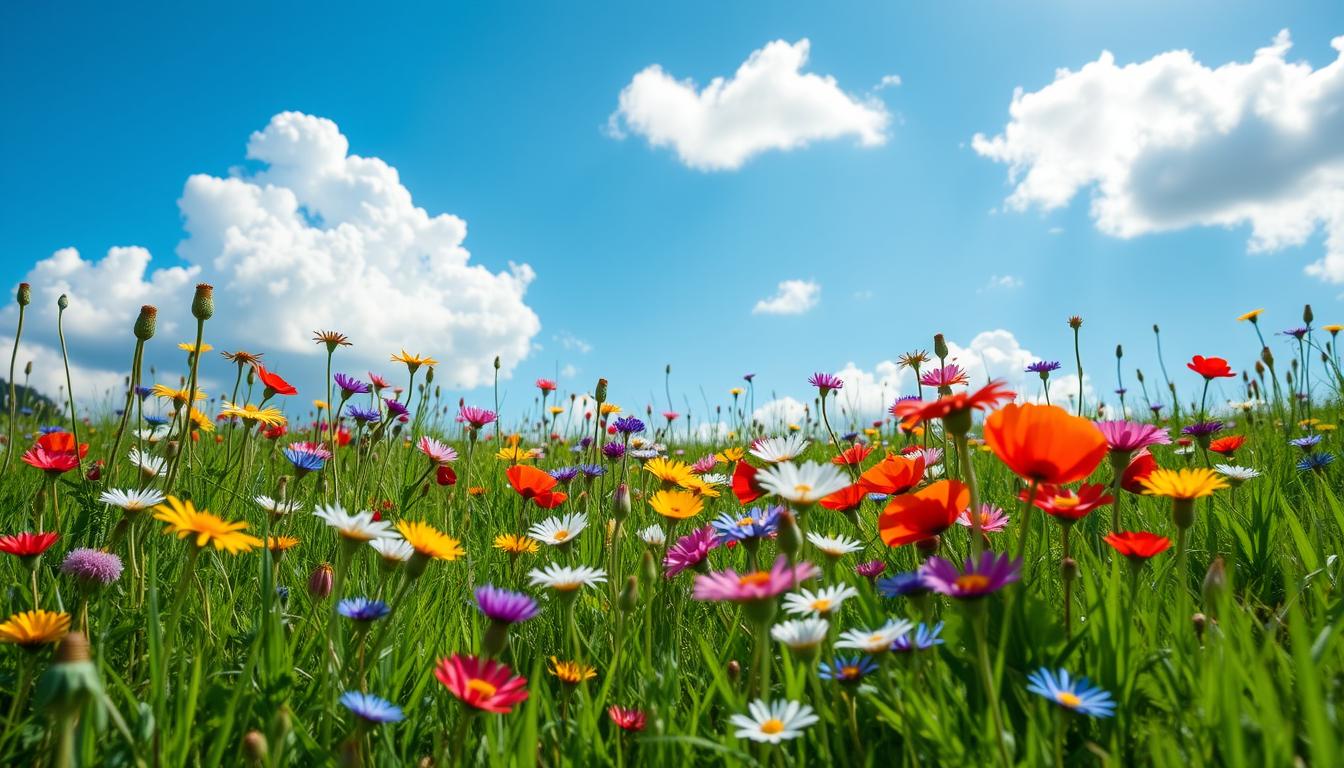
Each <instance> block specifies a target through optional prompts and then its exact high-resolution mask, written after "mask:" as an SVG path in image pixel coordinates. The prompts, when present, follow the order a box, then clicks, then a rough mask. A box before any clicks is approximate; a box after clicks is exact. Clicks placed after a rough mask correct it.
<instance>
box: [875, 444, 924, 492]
mask: <svg viewBox="0 0 1344 768" xmlns="http://www.w3.org/2000/svg"><path fill="white" fill-rule="evenodd" d="M923 477H924V454H923V453H921V454H919V455H918V456H916V457H915V458H913V459H907V458H905V457H904V456H888V457H886V458H885V459H883V460H881V461H879V462H877V463H876V464H874V465H873V466H871V467H869V468H868V471H867V472H864V473H863V474H862V475H859V486H860V487H862V488H863V491H864V493H883V494H886V495H888V496H895V495H897V494H899V493H905V492H906V491H908V490H910V489H911V488H914V487H915V486H916V485H918V484H919V481H920V480H921V479H922V478H923Z"/></svg>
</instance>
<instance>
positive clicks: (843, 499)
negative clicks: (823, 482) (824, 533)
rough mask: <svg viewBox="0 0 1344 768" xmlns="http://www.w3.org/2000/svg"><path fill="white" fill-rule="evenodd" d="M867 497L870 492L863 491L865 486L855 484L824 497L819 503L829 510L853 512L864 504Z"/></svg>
mask: <svg viewBox="0 0 1344 768" xmlns="http://www.w3.org/2000/svg"><path fill="white" fill-rule="evenodd" d="M867 496H868V492H867V491H865V490H863V486H861V485H859V484H858V483H855V484H853V485H847V486H845V487H844V488H841V489H840V490H838V491H836V492H835V493H832V494H831V495H829V496H825V497H823V498H822V499H821V501H819V502H817V503H818V504H821V506H823V507H825V508H827V509H833V510H835V511H836V512H853V511H854V510H856V509H858V508H859V505H860V504H862V503H863V500H864V498H866V497H867Z"/></svg>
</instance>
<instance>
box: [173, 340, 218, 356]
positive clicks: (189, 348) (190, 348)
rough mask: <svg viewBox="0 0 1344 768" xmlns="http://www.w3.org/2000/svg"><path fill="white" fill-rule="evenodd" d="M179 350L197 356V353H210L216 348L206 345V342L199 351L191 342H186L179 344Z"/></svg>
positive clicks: (202, 343)
mask: <svg viewBox="0 0 1344 768" xmlns="http://www.w3.org/2000/svg"><path fill="white" fill-rule="evenodd" d="M177 348H178V349H180V350H182V351H183V352H190V353H192V354H195V353H197V352H209V351H210V350H212V349H214V347H212V346H210V345H209V344H206V343H205V342H201V348H200V349H197V348H196V345H195V344H192V343H191V342H190V341H184V342H182V343H181V344H178V345H177Z"/></svg>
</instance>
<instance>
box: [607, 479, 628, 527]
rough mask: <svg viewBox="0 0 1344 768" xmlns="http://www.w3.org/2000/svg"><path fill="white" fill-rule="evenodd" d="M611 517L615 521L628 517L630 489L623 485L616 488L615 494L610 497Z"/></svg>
mask: <svg viewBox="0 0 1344 768" xmlns="http://www.w3.org/2000/svg"><path fill="white" fill-rule="evenodd" d="M611 502H612V504H611V516H612V517H614V518H616V519H617V520H624V519H625V518H626V517H628V516H629V515H630V489H629V488H628V487H627V486H626V484H625V483H621V484H620V485H618V486H616V492H615V493H613V494H612V495H611Z"/></svg>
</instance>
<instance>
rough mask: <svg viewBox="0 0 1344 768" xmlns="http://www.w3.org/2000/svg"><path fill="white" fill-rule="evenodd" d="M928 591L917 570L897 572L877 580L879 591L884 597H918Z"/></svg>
mask: <svg viewBox="0 0 1344 768" xmlns="http://www.w3.org/2000/svg"><path fill="white" fill-rule="evenodd" d="M928 591H929V588H928V586H927V585H925V584H924V580H923V579H922V578H920V576H919V573H918V572H917V571H909V572H906V573H896V574H892V575H891V576H888V577H886V578H883V579H878V580H877V592H878V594H880V595H882V596H883V597H918V596H920V595H923V594H927V593H928Z"/></svg>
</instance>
